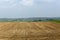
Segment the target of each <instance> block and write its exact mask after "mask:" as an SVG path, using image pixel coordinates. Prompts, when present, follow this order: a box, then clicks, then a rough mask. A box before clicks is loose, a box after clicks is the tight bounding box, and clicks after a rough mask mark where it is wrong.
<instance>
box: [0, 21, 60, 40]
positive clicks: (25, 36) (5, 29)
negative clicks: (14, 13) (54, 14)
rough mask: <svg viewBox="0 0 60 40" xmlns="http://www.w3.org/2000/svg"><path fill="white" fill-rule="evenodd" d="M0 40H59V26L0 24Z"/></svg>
mask: <svg viewBox="0 0 60 40" xmlns="http://www.w3.org/2000/svg"><path fill="white" fill-rule="evenodd" d="M0 40H60V24H58V23H53V22H0Z"/></svg>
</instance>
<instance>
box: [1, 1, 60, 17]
mask: <svg viewBox="0 0 60 40" xmlns="http://www.w3.org/2000/svg"><path fill="white" fill-rule="evenodd" d="M21 17H22V18H23V17H60V0H0V18H21Z"/></svg>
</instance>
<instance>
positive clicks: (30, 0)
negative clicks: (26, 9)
mask: <svg viewBox="0 0 60 40" xmlns="http://www.w3.org/2000/svg"><path fill="white" fill-rule="evenodd" d="M20 4H21V5H23V6H32V5H33V0H21V1H20Z"/></svg>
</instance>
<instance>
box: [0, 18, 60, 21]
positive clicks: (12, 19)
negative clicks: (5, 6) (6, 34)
mask: <svg viewBox="0 0 60 40" xmlns="http://www.w3.org/2000/svg"><path fill="white" fill-rule="evenodd" d="M41 21H58V22H59V21H60V17H31V18H0V22H41Z"/></svg>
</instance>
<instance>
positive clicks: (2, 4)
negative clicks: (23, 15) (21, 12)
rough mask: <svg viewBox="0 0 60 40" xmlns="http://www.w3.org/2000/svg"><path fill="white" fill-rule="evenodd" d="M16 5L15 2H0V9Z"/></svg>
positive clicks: (9, 0)
mask: <svg viewBox="0 0 60 40" xmlns="http://www.w3.org/2000/svg"><path fill="white" fill-rule="evenodd" d="M15 5H16V3H15V0H0V7H2V8H8V7H13V6H15Z"/></svg>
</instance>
